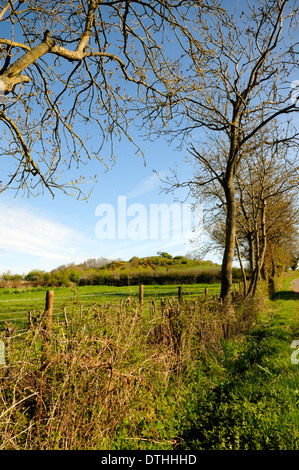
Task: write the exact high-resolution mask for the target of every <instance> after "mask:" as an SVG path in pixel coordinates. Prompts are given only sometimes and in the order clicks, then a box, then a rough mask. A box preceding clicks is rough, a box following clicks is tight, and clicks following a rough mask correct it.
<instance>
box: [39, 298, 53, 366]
mask: <svg viewBox="0 0 299 470" xmlns="http://www.w3.org/2000/svg"><path fill="white" fill-rule="evenodd" d="M53 306H54V291H53V290H48V291H47V294H46V306H45V314H44V315H45V323H44V331H43V333H44V337H43V346H42V351H43V357H42V361H43V362H45V361H46V360H47V359H49V349H50V343H51V330H52V319H53Z"/></svg>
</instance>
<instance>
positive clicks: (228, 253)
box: [220, 175, 236, 302]
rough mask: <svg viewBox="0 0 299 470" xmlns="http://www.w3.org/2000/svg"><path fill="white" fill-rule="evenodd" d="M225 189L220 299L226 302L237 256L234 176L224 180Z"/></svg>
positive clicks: (229, 295)
mask: <svg viewBox="0 0 299 470" xmlns="http://www.w3.org/2000/svg"><path fill="white" fill-rule="evenodd" d="M222 185H223V189H224V192H225V198H226V206H227V214H226V234H225V248H224V255H223V260H222V269H221V293H220V297H221V299H222V300H223V301H224V302H228V301H230V299H231V292H232V282H233V276H232V267H233V260H234V254H235V237H236V200H235V191H234V181H233V175H231V176H230V177H229V178H227V179H225V180H223V183H222Z"/></svg>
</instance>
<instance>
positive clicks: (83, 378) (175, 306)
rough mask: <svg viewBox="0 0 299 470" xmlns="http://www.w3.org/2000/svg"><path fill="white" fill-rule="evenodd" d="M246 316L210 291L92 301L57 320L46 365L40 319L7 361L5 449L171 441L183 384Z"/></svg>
mask: <svg viewBox="0 0 299 470" xmlns="http://www.w3.org/2000/svg"><path fill="white" fill-rule="evenodd" d="M244 325H245V323H244V322H243V319H242V318H239V319H237V318H236V316H235V315H233V314H231V315H228V314H227V312H224V311H223V307H222V305H221V303H219V302H218V301H216V300H210V301H206V299H204V298H197V299H196V300H192V301H183V302H181V303H180V302H178V301H177V300H175V299H170V300H169V299H168V300H167V301H164V302H162V303H161V304H160V303H159V304H158V303H153V304H152V305H151V309H150V310H147V309H146V308H144V309H142V307H141V306H140V305H139V303H137V302H135V301H132V300H130V299H128V300H126V301H122V302H119V303H118V304H112V303H107V304H105V305H101V306H100V307H99V306H97V305H94V306H93V307H92V308H91V309H90V310H89V311H88V312H87V313H86V314H85V315H84V316H80V314H79V312H77V311H74V314H73V316H72V318H68V322H65V321H64V320H63V318H61V320H60V321H58V320H57V321H56V323H55V324H53V330H52V334H51V350H50V357H49V360H48V363H47V364H45V365H44V367H42V368H41V357H42V348H41V341H42V334H41V333H42V328H43V323H42V319H36V321H32V324H31V328H30V330H29V331H28V332H27V333H26V334H25V336H24V337H22V341H21V340H20V339H21V338H19V339H14V341H13V343H12V345H13V347H12V348H11V352H10V358H9V359H10V364H9V365H8V364H7V365H6V366H1V369H0V373H1V404H0V417H1V420H0V435H1V444H0V448H1V449H48V450H52V449H117V448H118V449H120V448H122V449H137V448H141V449H172V448H173V447H175V445H176V444H177V435H178V429H177V427H178V417H179V416H180V414H182V413H183V410H184V393H183V390H184V388H185V386H184V384H187V383H188V381H190V383H192V381H193V374H194V370H195V369H196V367H197V364H198V361H199V359H200V358H202V357H203V356H204V355H205V354H207V353H210V352H211V351H219V350H220V349H221V342H222V340H223V339H224V338H229V337H232V336H234V335H236V334H237V333H241V332H242V330H243V327H244ZM178 390H181V391H180V392H179V395H178ZM180 393H182V395H181V396H180Z"/></svg>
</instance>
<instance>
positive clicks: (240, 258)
mask: <svg viewBox="0 0 299 470" xmlns="http://www.w3.org/2000/svg"><path fill="white" fill-rule="evenodd" d="M236 247H237V252H238V258H239V263H240V268H241V272H242V278H243V295H244V297H246V292H247V280H246V272H245V269H244V265H243V262H242V256H241V250H240V245H239V240H238V237H236Z"/></svg>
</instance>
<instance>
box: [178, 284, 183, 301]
mask: <svg viewBox="0 0 299 470" xmlns="http://www.w3.org/2000/svg"><path fill="white" fill-rule="evenodd" d="M178 296H179V302H182V300H183V289H182V286H179V292H178Z"/></svg>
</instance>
